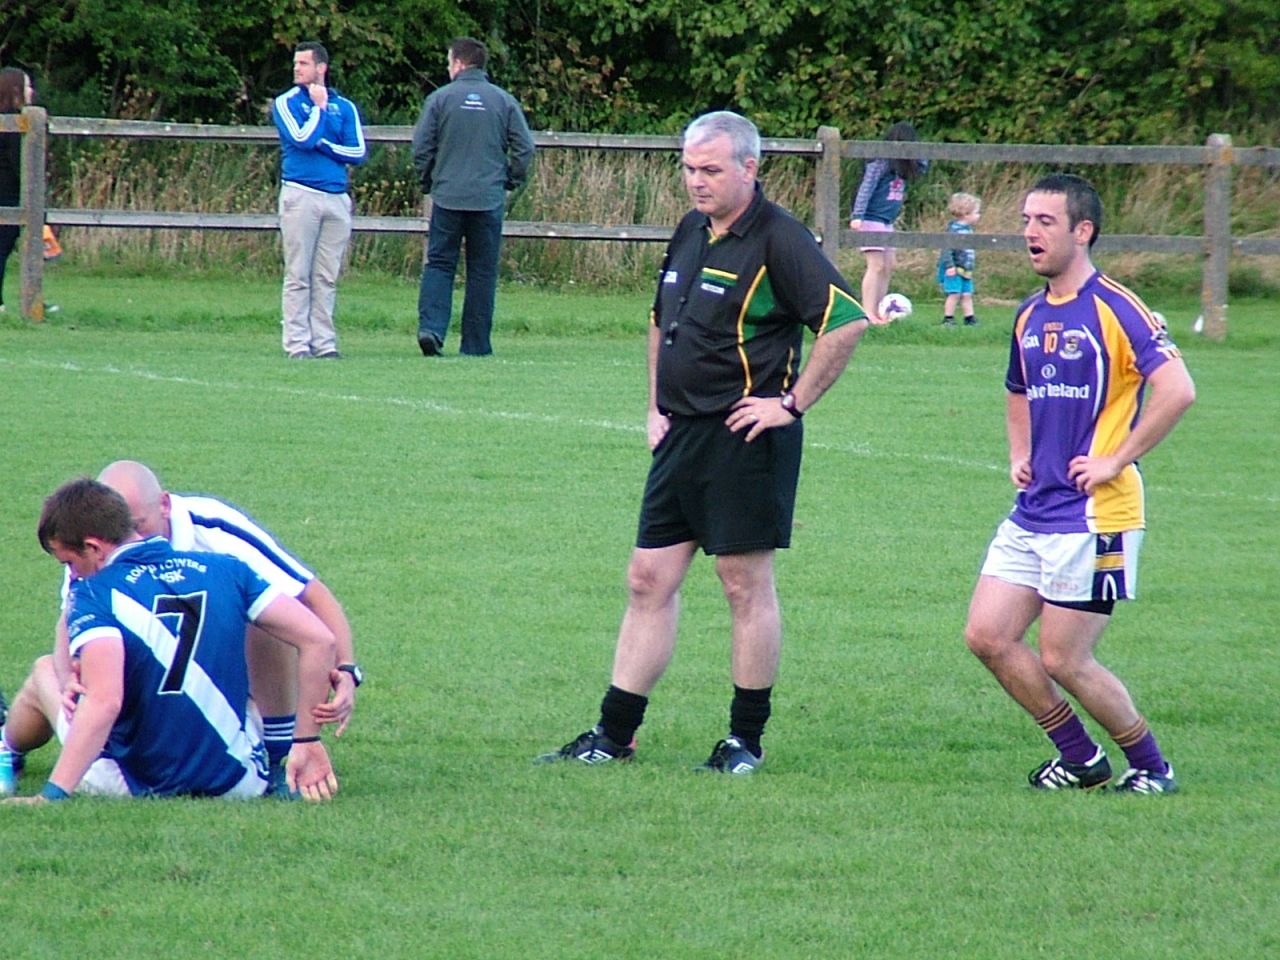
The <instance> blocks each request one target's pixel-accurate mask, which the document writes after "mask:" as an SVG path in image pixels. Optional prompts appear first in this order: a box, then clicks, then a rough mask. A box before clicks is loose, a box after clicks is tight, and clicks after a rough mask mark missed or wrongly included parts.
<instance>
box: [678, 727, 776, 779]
mask: <svg viewBox="0 0 1280 960" xmlns="http://www.w3.org/2000/svg"><path fill="white" fill-rule="evenodd" d="M762 763H764V755H763V754H761V755H760V756H758V757H757V756H756V755H755V754H754V753H752V752H751V751H750V750H748V749H747V745H746V744H745V743H743V742H742V741H741V740H739V739H738V738H737V737H734V736H728V737H725V738H724V739H723V740H721V741H720V742H719V743H717V744H716V745H715V748H714V749H713V750H712V751H711V756H709V757H708V758H707V760H706V762H705V763H700V764H698V765H697V766H696V767H694V768H693V769H694V770H697V771H699V772H701V773H731V774H735V775H737V776H744V775H746V774H748V773H755V772H756V769H757V768H758V767H759V766H760V764H762Z"/></svg>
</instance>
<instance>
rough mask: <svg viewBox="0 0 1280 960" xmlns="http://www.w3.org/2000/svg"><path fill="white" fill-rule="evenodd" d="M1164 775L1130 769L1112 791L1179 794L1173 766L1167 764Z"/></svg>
mask: <svg viewBox="0 0 1280 960" xmlns="http://www.w3.org/2000/svg"><path fill="white" fill-rule="evenodd" d="M1164 766H1165V771H1164V773H1160V774H1155V773H1152V772H1151V771H1150V770H1135V769H1134V768H1133V767H1130V768H1129V769H1128V770H1126V771H1125V772H1124V776H1123V777H1121V778H1120V782H1119V783H1117V784H1116V785H1115V786H1114V787H1112V788H1111V789H1112V790H1114V791H1115V792H1116V793H1148V794H1159V793H1177V792H1178V781H1177V780H1175V779H1174V778H1173V764H1171V763H1166V764H1165V765H1164Z"/></svg>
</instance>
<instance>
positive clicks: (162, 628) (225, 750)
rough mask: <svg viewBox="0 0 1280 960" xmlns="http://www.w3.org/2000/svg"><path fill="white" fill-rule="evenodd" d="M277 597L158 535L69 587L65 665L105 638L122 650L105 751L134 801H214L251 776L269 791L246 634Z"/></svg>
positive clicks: (240, 569)
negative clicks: (180, 797) (252, 705)
mask: <svg viewBox="0 0 1280 960" xmlns="http://www.w3.org/2000/svg"><path fill="white" fill-rule="evenodd" d="M277 596H279V591H278V590H277V589H276V588H275V587H272V586H271V585H270V584H268V583H267V582H266V581H264V580H263V579H262V578H261V577H259V576H257V575H256V574H255V573H254V572H253V571H252V570H250V569H249V567H248V566H246V565H245V564H244V563H242V562H240V561H239V560H236V559H235V558H233V557H226V556H218V555H216V554H210V553H188V552H177V551H175V550H174V549H173V548H172V547H171V546H170V545H169V543H167V542H166V541H165V540H164V539H163V538H162V537H153V538H151V539H150V540H142V541H135V542H133V543H128V544H125V545H124V546H122V547H120V548H119V549H118V550H117V551H116V552H115V553H114V554H113V555H112V556H111V558H110V560H109V562H108V563H107V565H106V566H105V567H103V568H102V569H101V570H99V571H98V572H97V573H96V574H94V575H93V576H91V577H87V578H85V579H83V580H76V581H75V582H74V583H73V584H72V587H71V599H70V603H69V606H68V609H67V630H68V633H69V635H70V639H71V655H72V657H76V656H79V654H80V651H81V650H82V649H83V648H84V647H85V646H86V645H87V644H90V643H93V642H94V641H95V640H98V639H101V638H119V639H120V640H121V641H122V642H123V644H124V678H123V680H124V699H123V702H122V704H121V709H120V715H119V716H118V717H117V719H116V722H115V724H114V725H113V726H112V729H111V733H110V735H109V737H108V738H107V744H106V747H105V748H104V750H103V753H104V755H105V756H108V757H110V758H111V759H113V760H115V761H116V762H117V763H118V764H119V765H120V770H121V772H122V773H123V774H124V778H125V781H126V783H128V785H129V790H130V791H131V792H132V793H133V794H135V795H140V796H147V795H157V796H165V795H171V794H192V795H197V796H218V795H220V794H223V793H226V792H227V791H228V790H230V789H232V788H233V787H236V786H237V785H238V784H240V783H241V782H242V781H244V780H245V779H246V778H249V779H250V780H251V781H252V780H255V779H257V780H261V781H262V782H263V785H264V788H265V783H266V752H265V750H264V748H263V746H262V743H261V738H260V733H259V732H258V730H257V729H256V724H255V723H254V722H252V721H250V720H249V718H248V703H249V670H248V665H247V664H246V662H245V648H244V631H245V624H246V622H247V621H249V620H252V619H254V618H256V617H257V616H259V615H260V614H261V612H262V611H263V610H264V609H265V608H266V607H267V605H268V604H270V603H271V601H272V600H274V599H275V598H276V597H277ZM72 723H73V724H74V723H75V720H74V719H73V720H72Z"/></svg>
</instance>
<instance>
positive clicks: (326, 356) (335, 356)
mask: <svg viewBox="0 0 1280 960" xmlns="http://www.w3.org/2000/svg"><path fill="white" fill-rule="evenodd" d="M315 358H316V359H317V360H341V359H342V354H340V353H339V352H338V351H337V350H329V351H327V352H325V353H317V354H315Z"/></svg>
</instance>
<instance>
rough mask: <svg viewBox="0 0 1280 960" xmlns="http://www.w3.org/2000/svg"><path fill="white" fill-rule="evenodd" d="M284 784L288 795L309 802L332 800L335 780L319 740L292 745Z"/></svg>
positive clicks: (335, 784)
mask: <svg viewBox="0 0 1280 960" xmlns="http://www.w3.org/2000/svg"><path fill="white" fill-rule="evenodd" d="M285 784H286V786H288V788H289V792H290V793H293V794H299V795H300V796H301V797H302V799H303V800H310V801H311V802H312V803H319V802H320V801H322V800H331V799H333V796H334V794H336V793H337V792H338V777H337V775H336V774H335V773H334V772H333V764H331V763H330V762H329V753H328V751H326V750H325V748H324V744H323V743H321V742H320V741H319V740H314V741H311V742H304V743H294V745H293V747H292V749H290V750H289V761H288V764H287V765H286V766H285Z"/></svg>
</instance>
